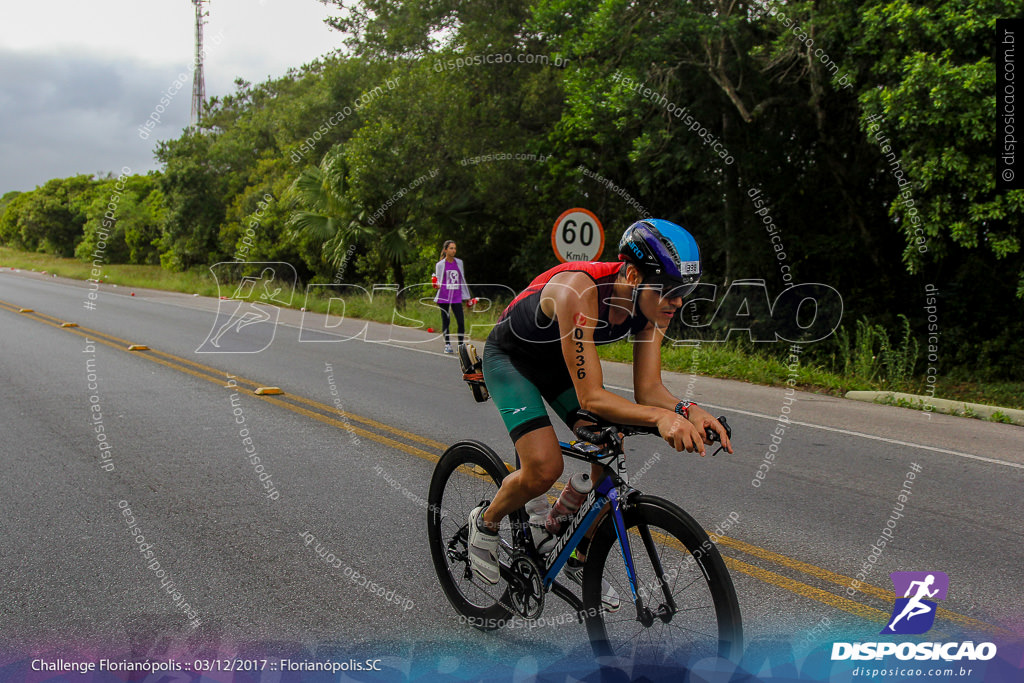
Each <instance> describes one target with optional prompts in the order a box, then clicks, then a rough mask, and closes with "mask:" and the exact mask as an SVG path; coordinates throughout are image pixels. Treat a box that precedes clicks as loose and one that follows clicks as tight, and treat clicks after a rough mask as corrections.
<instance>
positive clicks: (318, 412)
mask: <svg viewBox="0 0 1024 683" xmlns="http://www.w3.org/2000/svg"><path fill="white" fill-rule="evenodd" d="M0 309H2V310H6V311H10V312H12V313H16V314H20V315H24V316H26V317H29V318H31V319H33V320H36V321H38V322H41V323H43V324H46V325H50V326H52V327H55V328H58V329H61V330H64V331H66V332H70V333H71V334H76V335H78V336H80V337H87V338H88V339H89V340H90V341H94V342H96V343H98V344H104V345H106V346H109V347H111V348H113V349H117V350H120V351H124V352H126V353H134V354H137V355H138V356H139V357H141V358H145V359H146V360H150V361H152V362H154V363H159V364H160V365H163V366H165V367H168V368H170V369H172V370H177V371H178V372H183V373H185V374H187V375H191V376H192V377H195V378H197V379H202V380H205V381H208V382H211V383H214V384H216V385H218V386H220V387H222V388H225V389H230V390H232V391H239V390H244V389H249V390H251V391H252V392H253V393H252V396H253V398H254V399H257V400H263V401H267V402H269V403H272V404H274V405H277V406H280V407H281V408H285V409H287V410H290V411H292V412H294V413H297V414H299V415H303V416H305V417H308V418H311V419H314V420H318V421H320V422H323V423H324V424H328V425H331V426H333V427H338V428H340V429H344V430H346V431H349V432H351V433H354V434H356V435H358V436H359V437H361V438H365V439H370V440H372V441H376V442H377V443H381V444H384V445H386V446H390V447H392V448H395V449H397V450H399V451H402V452H403V453H407V454H409V455H414V456H416V457H418V458H423V459H424V460H427V461H429V462H432V463H433V462H437V461H438V460H439V459H440V457H441V454H442V453H443V452H444V450H445V448H447V444H444V443H441V442H440V441H434V440H433V439H429V438H426V437H424V436H420V435H418V434H414V433H412V432H407V431H405V430H402V429H397V428H395V427H392V426H390V425H387V424H384V423H382V422H378V421H376V420H373V419H371V418H368V417H363V416H361V415H356V414H354V413H351V412H348V411H342V410H340V409H338V408H334V407H331V406H329V405H326V404H324V403H320V402H317V401H314V400H312V399H308V398H305V397H303V396H299V395H297V394H290V393H285V394H283V395H281V396H273V395H257V394H256V393H255V392H256V390H257V389H259V388H260V387H261V386H263V385H261V383H260V382H257V381H255V380H251V379H247V378H244V377H239V376H234V375H228V373H226V372H224V371H222V370H218V369H217V368H213V367H210V366H208V365H203V364H201V363H196V362H194V361H191V360H188V359H187V358H182V357H180V356H175V355H173V354H170V353H166V352H164V351H160V350H158V349H152V348H149V347H146V346H142V345H140V344H139V343H138V342H137V341H136V342H132V341H129V340H126V339H121V338H120V337H115V336H113V335H110V334H106V333H105V332H99V331H97V330H91V329H87V328H84V327H79V326H78V325H77V324H75V323H73V322H71V321H64V320H61V319H59V318H54V317H53V316H49V315H46V314H43V313H38V312H36V311H33V310H31V309H27V308H23V307H20V306H16V305H14V304H11V303H8V302H6V301H2V300H0ZM133 347H134V349H133ZM130 349H133V350H130ZM229 377H230V378H231V380H232V381H233V382H234V384H233V385H229V384H228V378H229ZM718 544H719V546H720V547H721V548H722V549H723V550H724V549H729V550H731V551H733V552H732V553H729V554H726V553H725V552H723V553H722V554H723V556H724V558H725V563H726V565H727V566H728V567H729V570H730V571H731V572H735V573H740V574H745V575H747V576H751V577H753V578H755V579H758V580H760V581H763V582H765V583H768V584H771V585H773V586H776V587H779V588H783V589H785V590H788V591H790V592H792V593H795V594H797V595H800V596H802V597H804V598H808V599H810V600H814V601H816V602H820V603H822V604H825V605H828V606H829V607H833V608H835V609H838V610H842V611H844V612H848V613H850V614H853V615H856V616H858V617H861V618H863V619H867V620H868V621H873V622H876V623H880V624H885V623H887V621H888V619H889V616H890V613H889V610H890V609H891V607H892V601H893V592H892V590H886V589H884V588H879V587H877V586H873V585H870V584H864V583H862V584H861V586H860V589H859V592H858V594H857V595H858V597H861V596H863V601H858V600H853V599H850V598H848V597H845V594H846V588H847V587H848V586H850V585H851V584H852V582H853V579H852V578H851V577H848V576H844V575H842V574H837V573H835V572H832V571H829V570H828V569H823V568H821V567H818V566H815V565H812V564H808V563H806V562H802V561H800V560H796V559H793V558H791V557H787V556H785V555H781V554H779V553H776V552H772V551H770V550H767V549H765V548H761V547H759V546H756V545H752V544H750V543H745V542H743V541H740V540H738V539H735V538H730V537H728V536H719V537H718ZM736 555H743V556H746V557H747V558H748V559H751V558H752V559H756V560H760V561H762V562H765V563H771V564H773V565H778V567H781V568H782V569H781V570H779V569H778V568H776V571H770V570H768V569H765V568H763V567H761V566H758V565H755V564H752V563H751V562H749V561H745V560H741V559H739V558H738V557H736ZM780 571H784V572H786V573H785V574H783V573H779V572H780ZM793 575H795V576H797V577H798V578H799V579H801V580H798V579H797V578H792V576H793ZM808 580H811V581H813V582H814V583H815V584H818V586H822V585H824V586H826V587H829V588H831V587H832V586H839V587H841V588H842V591H841V592H842V593H843V594H844V595H838V594H836V593H835V592H832V591H830V590H825V589H824V588H821V587H818V586H815V585H811V583H805V582H806V581H808ZM833 590H834V589H833ZM872 602H873V603H875V604H870V603H872ZM876 605H881V607H882V608H879V607H878V606H876ZM937 617H939V618H940V619H945V620H946V621H949V622H952V623H954V624H956V625H958V626H960V627H962V628H965V629H968V630H970V631H976V632H981V633H987V634H991V635H996V636H1002V637H1016V634H1014V633H1012V632H1010V631H1007V630H1006V629H1003V628H1000V627H998V626H994V625H992V624H988V623H985V622H983V621H979V620H977V619H973V618H971V617H968V616H965V615H962V614H958V613H956V612H951V611H949V610H946V609H943V608H941V607H940V608H939V609H938V612H937Z"/></svg>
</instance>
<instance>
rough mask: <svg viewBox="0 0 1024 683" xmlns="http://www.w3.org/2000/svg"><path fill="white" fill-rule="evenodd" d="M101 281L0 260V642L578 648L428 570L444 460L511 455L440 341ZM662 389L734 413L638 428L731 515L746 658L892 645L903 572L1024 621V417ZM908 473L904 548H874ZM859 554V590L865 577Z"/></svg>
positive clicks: (481, 654) (404, 652) (970, 617)
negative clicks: (674, 433) (727, 427)
mask: <svg viewBox="0 0 1024 683" xmlns="http://www.w3.org/2000/svg"><path fill="white" fill-rule="evenodd" d="M89 292H90V286H89V285H87V284H85V283H79V282H73V281H68V280H63V279H56V278H50V277H47V276H41V275H38V274H30V273H15V272H13V271H11V270H10V269H4V270H2V271H0V388H2V392H0V433H2V439H0V453H2V457H3V460H4V463H3V466H4V467H3V469H4V475H3V477H2V479H0V525H2V547H0V581H2V587H3V590H2V591H0V616H2V619H0V651H3V652H8V653H9V652H15V653H20V654H22V655H25V656H27V655H28V653H40V652H46V653H49V654H50V655H55V653H61V652H78V653H81V652H92V653H101V654H102V653H106V654H107V655H108V656H112V657H113V656H121V657H129V656H131V657H144V656H149V657H177V656H182V657H184V656H188V657H196V656H198V655H200V654H203V655H206V656H209V657H218V656H219V657H231V656H235V655H244V654H245V653H249V652H261V653H264V654H271V655H272V654H274V653H297V652H304V653H305V655H306V656H307V657H314V656H316V657H328V656H329V657H334V658H341V657H343V656H344V657H346V658H347V657H348V656H349V655H350V654H352V655H353V656H355V654H354V653H359V655H360V656H362V655H367V656H376V657H381V658H384V662H385V664H386V665H387V666H388V667H390V669H392V670H394V671H397V672H404V673H406V674H408V673H409V672H410V671H411V670H412V669H414V668H416V667H420V668H422V667H423V666H426V667H427V668H428V670H429V671H431V672H435V673H438V674H439V675H448V674H451V675H453V676H455V675H457V673H458V671H459V667H463V671H465V670H472V667H473V666H478V665H479V666H484V665H489V666H492V667H497V668H496V669H493V671H494V672H499V671H500V672H504V673H507V674H508V676H509V677H510V678H511V677H513V676H514V675H519V676H522V675H527V676H528V675H529V674H530V672H532V671H536V670H538V669H540V670H563V669H564V670H572V668H571V667H572V666H578V665H577V664H568V663H567V662H580V661H584V662H585V661H586V660H587V658H588V657H589V651H590V650H589V645H588V643H587V640H586V633H585V629H584V628H583V627H582V626H579V625H573V624H569V625H558V626H545V627H540V628H532V629H530V628H520V629H504V630H501V631H497V632H492V633H480V632H477V631H475V630H474V629H472V628H469V627H467V626H464V625H461V624H460V623H459V622H458V619H457V615H456V614H455V612H454V611H453V610H452V608H451V607H450V606H449V605H448V603H447V601H446V600H445V598H444V597H443V595H442V594H441V592H440V590H439V588H438V586H437V581H436V578H435V576H434V572H433V568H432V565H431V563H430V559H429V551H428V548H427V543H426V534H425V509H424V507H425V504H424V503H423V502H422V499H425V498H426V494H427V486H428V482H429V479H430V475H431V471H432V468H433V465H434V462H435V461H436V458H437V457H438V456H439V455H440V454H441V453H442V452H443V450H444V448H445V446H446V445H447V444H450V443H452V442H454V441H456V440H459V439H461V438H476V439H480V440H482V441H485V442H487V443H490V444H492V445H493V446H494V447H495V449H496V450H497V451H498V452H499V453H501V454H503V455H504V456H505V457H506V459H507V460H508V459H510V455H511V445H510V443H509V441H508V437H507V435H506V434H505V432H504V430H503V428H502V426H501V422H500V419H499V417H498V414H497V411H496V410H495V409H494V407H493V405H491V404H490V403H488V404H483V405H480V404H476V403H475V402H474V401H473V399H472V396H471V395H470V392H469V390H468V389H467V388H466V387H465V385H464V384H463V383H462V381H461V379H460V376H459V370H458V362H457V360H456V359H455V358H454V357H451V356H445V355H443V354H441V353H440V348H441V344H440V343H439V342H438V341H437V340H436V339H434V338H432V337H433V335H429V334H427V333H425V332H422V331H415V330H408V329H399V328H390V327H388V326H383V325H376V324H370V325H368V326H366V331H365V334H364V337H368V338H369V339H372V340H374V342H373V343H368V342H367V341H366V340H365V339H349V340H342V339H343V337H345V336H348V335H352V334H354V333H355V332H358V331H360V330H361V329H362V328H363V327H364V326H363V324H362V323H355V322H352V321H346V322H345V323H344V324H343V325H341V326H338V327H335V328H332V329H329V330H328V329H327V328H326V327H325V326H324V319H323V318H322V317H321V316H305V317H304V316H303V314H302V313H301V312H298V311H291V310H282V311H280V321H279V322H278V324H277V325H276V328H273V326H271V329H273V330H274V334H273V337H272V341H270V340H271V338H270V337H266V336H261V334H262V332H261V331H260V330H263V331H265V330H267V329H268V326H267V325H253V326H250V330H248V331H246V333H245V334H242V331H241V330H239V332H238V334H231V331H230V330H229V331H228V333H227V334H225V335H224V337H223V339H224V342H223V344H222V348H221V349H218V348H216V347H212V346H210V344H209V339H208V337H210V336H211V331H216V330H217V329H219V327H220V325H221V324H222V323H223V322H224V321H225V320H226V318H224V317H220V318H218V317H217V309H218V306H225V305H226V304H227V303H228V302H221V301H218V300H216V299H205V298H202V297H192V296H186V295H179V294H171V293H162V292H152V291H141V290H136V291H135V296H130V291H129V290H127V289H125V288H123V287H121V288H113V287H108V286H106V285H104V286H102V287H101V288H100V291H99V292H98V294H96V298H95V299H94V300H91V301H90V299H89V298H88V294H89ZM87 302H88V303H91V304H93V305H94V308H93V309H92V310H89V309H87V308H86V307H85V304H86V303H87ZM23 308H25V309H33V312H31V313H30V312H20V311H19V309H23ZM62 321H74V322H77V323H78V325H79V327H61V326H60V323H61V322H62ZM469 322H470V323H471V322H472V318H470V321H469ZM431 323H432V324H436V323H437V321H435V320H432V321H431ZM314 329H318V330H320V332H314ZM254 330H255V331H254ZM328 340H330V341H328ZM267 342H269V346H266V348H262V347H263V346H264V345H265V343H267ZM129 343H131V344H144V345H147V346H148V347H149V350H148V351H128V350H127V347H128V345H129ZM204 345H205V346H204ZM198 348H205V349H206V350H214V351H221V350H224V351H234V352H223V353H222V352H216V353H196V350H197V349H198ZM241 351H249V352H245V353H243V352H241ZM606 366H607V367H606V374H605V379H606V384H607V385H608V386H610V387H614V388H616V389H617V390H620V391H622V393H624V394H625V395H627V396H628V395H629V390H628V387H629V384H630V379H629V368H628V367H624V366H615V365H614V364H606ZM666 384H667V385H668V386H669V388H670V389H672V390H673V391H674V392H675V393H677V394H678V395H684V394H686V393H687V392H688V391H689V394H690V395H691V396H692V397H694V399H695V400H696V401H697V402H698V403H701V404H702V405H707V406H711V407H712V408H713V410H714V412H715V413H716V414H725V415H728V416H729V420H730V422H731V423H732V425H733V428H734V437H733V440H734V443H735V445H736V453H735V454H733V455H727V454H725V455H719V456H717V457H715V458H711V457H707V458H704V459H701V458H700V457H698V456H695V455H693V454H686V453H683V454H677V453H674V452H673V453H669V452H667V451H666V449H665V447H664V446H665V444H664V443H663V442H661V441H659V440H658V439H655V438H651V437H637V438H634V439H633V440H632V442H633V443H632V444H631V450H632V451H633V452H634V457H633V458H632V460H631V462H632V463H633V467H634V468H639V467H641V466H642V464H643V463H645V462H648V461H650V459H651V458H652V457H653V455H654V454H655V453H657V454H659V456H660V458H659V459H658V460H657V462H656V463H655V464H654V466H653V467H652V468H651V469H650V470H649V472H648V473H646V474H645V475H644V476H643V477H642V478H641V479H639V480H638V481H635V483H636V485H637V486H638V487H639V488H642V489H643V490H644V491H645V492H646V493H652V494H657V495H662V496H665V497H667V498H670V499H671V500H673V501H675V502H677V503H679V504H680V505H681V506H682V507H683V508H684V509H686V510H687V511H688V512H690V514H692V515H693V516H694V517H695V518H696V519H697V520H698V521H699V522H700V523H701V524H702V525H703V526H704V527H705V529H708V530H709V531H712V530H714V528H715V527H716V525H719V524H720V523H722V522H724V521H726V520H728V519H729V518H730V516H732V519H733V521H734V524H732V526H731V527H730V528H729V529H728V530H727V531H725V532H724V533H723V534H722V538H721V541H720V544H719V545H720V548H721V550H722V552H723V554H724V555H725V556H726V557H727V558H729V560H728V561H729V564H730V571H731V573H732V575H733V580H734V583H735V585H736V589H737V592H738V595H739V599H740V603H741V608H742V612H743V619H744V631H745V636H746V640H747V642H748V644H749V646H748V650H749V651H750V652H752V653H757V652H758V651H759V649H761V650H763V651H765V652H768V651H770V650H771V648H772V647H775V646H777V645H778V644H779V643H780V642H785V643H788V644H790V646H791V647H792V648H793V650H794V652H795V654H796V656H797V657H798V658H799V657H803V656H806V653H807V652H809V651H811V650H812V649H814V648H816V647H817V648H821V647H824V646H827V645H830V644H831V643H832V642H833V641H836V640H846V639H857V640H871V639H874V638H876V636H877V634H878V632H879V630H880V628H881V627H882V625H884V622H885V621H886V620H887V619H888V617H889V615H890V612H891V610H892V603H893V586H892V583H891V581H890V580H889V573H890V572H892V571H941V572H945V573H946V574H947V575H948V576H949V581H950V588H949V595H948V597H947V599H946V600H944V601H942V602H941V604H940V608H941V609H940V611H939V614H938V618H937V620H936V624H935V626H934V631H933V633H932V635H935V634H936V633H938V634H943V636H944V637H949V638H962V639H968V638H972V639H974V640H976V641H977V640H979V639H986V640H991V639H993V638H1001V639H1004V640H1010V639H1013V638H1016V639H1017V640H1019V639H1020V637H1021V634H1024V596H1022V591H1021V579H1022V570H1021V567H1022V566H1024V543H1022V541H1024V532H1022V530H1024V525H1022V524H1021V521H1022V520H1021V517H1022V514H1021V507H1020V505H1019V500H1020V492H1021V490H1022V483H1024V428H1021V427H1015V426H1010V425H1001V424H992V423H984V422H981V421H977V420H968V419H963V418H955V417H950V416H944V415H926V414H924V413H921V412H919V411H912V410H906V409H899V408H891V407H884V406H875V405H870V404H863V403H856V402H850V401H844V400H841V399H835V398H831V397H824V396H818V395H814V394H808V393H804V392H798V393H797V394H796V400H792V401H786V400H785V391H784V390H783V389H780V388H766V387H758V386H752V385H746V384H743V383H739V382H728V381H723V380H714V379H708V378H703V377H699V376H698V377H690V376H688V375H675V374H672V375H668V374H667V375H666ZM254 386H276V387H280V388H281V389H283V390H284V392H285V393H284V395H283V396H273V397H270V396H256V395H254V394H253V392H252V388H253V387H254ZM789 403H791V404H792V405H791V406H789V405H788V404H789ZM784 406H786V407H787V408H789V409H790V412H789V413H788V415H789V417H790V422H789V423H784V424H782V427H783V432H782V434H781V436H780V437H779V439H777V440H778V441H779V443H778V444H777V445H778V447H779V450H778V454H777V456H776V457H775V459H774V461H770V464H767V461H765V460H764V456H765V453H766V451H767V449H768V447H769V445H770V444H772V440H771V437H772V434H773V433H777V432H776V431H775V430H776V429H777V428H778V427H779V426H780V423H779V421H778V419H779V415H780V414H781V413H782V411H783V407H784ZM97 415H99V416H100V417H99V419H98V420H97V417H96V416H97ZM99 423H101V424H102V426H103V433H102V435H98V434H97V424H99ZM243 431H244V433H243ZM97 436H101V437H102V438H101V440H97ZM247 439H248V440H247ZM247 450H248V451H249V452H250V453H252V452H253V451H255V454H257V455H258V456H259V457H260V458H261V464H262V465H263V469H262V473H263V474H264V475H269V479H267V477H266V476H264V481H261V480H260V472H257V470H256V468H255V466H254V464H253V462H252V460H251V459H250V457H249V455H248V454H247ZM762 464H765V467H764V468H762V469H761V470H760V471H761V472H762V473H763V477H764V478H763V479H760V480H759V479H757V476H756V475H757V472H758V471H759V469H758V468H759V465H762ZM912 470H916V472H915V477H914V479H913V480H912V482H911V486H910V489H909V490H910V493H909V495H908V496H905V498H906V499H907V502H906V504H905V507H904V509H903V511H902V513H900V514H901V515H902V516H900V517H899V518H898V519H896V520H895V527H894V528H893V529H892V536H893V539H892V541H891V542H889V543H888V544H887V545H886V547H885V548H884V549H882V552H881V553H880V554H876V557H875V558H874V561H873V563H870V562H869V560H868V558H869V557H870V556H871V554H872V545H873V544H874V543H875V542H876V539H878V538H879V536H880V535H881V532H882V530H883V529H884V528H885V527H886V521H887V520H889V519H890V518H891V517H892V516H893V510H894V508H895V507H896V505H897V503H898V502H899V501H898V500H897V496H898V495H899V493H900V491H901V490H902V489H904V482H905V481H906V480H907V478H908V477H907V473H908V472H909V471H912ZM569 471H571V470H570V468H568V467H567V473H568V472H569ZM268 482H269V483H268ZM755 483H757V484H760V486H756V485H755ZM268 487H269V488H268ZM129 519H131V520H134V522H132V523H127V520H129ZM135 527H138V528H139V529H140V530H141V532H142V534H143V535H144V537H145V540H144V542H142V545H141V546H140V544H139V543H138V542H137V541H136V539H134V538H133V536H134V532H133V530H134V528H135ZM129 532H132V533H129ZM307 541H308V542H309V543H308V544H307ZM146 544H151V546H148V547H147V546H146ZM317 545H319V546H320V547H321V548H323V547H326V548H327V549H329V551H330V552H331V553H332V554H333V555H334V556H335V557H336V558H337V559H336V560H335V561H334V563H333V566H332V565H331V564H328V562H327V561H325V560H324V559H323V558H321V557H320V555H318V554H317V552H316V551H315V547H316V546H317ZM140 548H143V549H142V550H140ZM146 551H149V552H152V553H153V554H152V555H151V556H149V557H146V555H145V552H146ZM154 560H155V561H157V562H159V567H160V569H162V570H163V571H164V572H165V574H164V577H163V579H161V578H160V577H158V576H157V573H156V572H157V570H156V569H155V568H153V562H154ZM865 563H868V566H869V569H868V572H867V576H866V578H865V581H866V583H867V584H868V587H867V588H865V589H864V590H863V591H856V590H853V589H849V590H848V588H849V586H850V580H851V579H852V578H853V577H855V576H856V575H857V573H858V572H859V571H862V567H863V566H864V565H865ZM345 569H351V570H352V571H355V572H359V573H360V574H362V575H364V576H366V577H369V580H370V581H372V582H374V583H376V584H377V585H379V586H382V587H384V588H385V589H386V593H387V595H388V596H390V597H389V598H384V597H379V596H378V595H376V594H374V593H371V592H369V591H368V590H367V589H366V588H363V587H360V586H359V585H357V584H356V583H354V582H353V581H351V580H349V578H346V575H345ZM168 580H173V582H174V584H175V585H174V586H173V587H172V588H173V590H172V592H171V593H169V592H168V591H167V590H165V587H164V586H162V585H161V582H162V581H163V582H164V583H167V581H168ZM175 591H176V592H175ZM179 594H180V595H179ZM186 603H187V609H186V607H185V606H183V605H185V604H186ZM556 603H557V601H551V602H549V603H548V604H549V607H548V609H549V611H551V612H553V613H557V612H558V611H559V609H558V608H561V607H562V606H561V605H560V604H558V605H556ZM561 611H564V610H561ZM193 615H194V616H193ZM8 661H10V660H8ZM487 663H490V664H487ZM559 667H561V668H559ZM2 671H3V669H2V668H0V678H3V676H2Z"/></svg>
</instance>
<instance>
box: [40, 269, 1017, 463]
mask: <svg viewBox="0 0 1024 683" xmlns="http://www.w3.org/2000/svg"><path fill="white" fill-rule="evenodd" d="M60 284H63V283H60ZM110 293H111V294H114V295H121V296H125V295H123V294H121V293H120V292H110ZM153 303H160V304H167V305H170V306H177V307H179V308H189V309H191V310H196V309H195V308H194V307H191V306H185V305H182V304H177V303H174V302H170V301H154V302H153ZM206 312H208V313H209V312H210V311H206ZM214 315H216V314H214ZM368 322H372V321H368ZM278 324H279V325H283V326H285V327H291V328H293V329H301V325H292V324H290V323H283V322H279V323H278ZM324 334H328V335H330V334H331V333H329V332H326V333H324ZM355 341H362V342H363V343H367V344H384V345H386V346H391V347H393V348H400V349H405V350H406V351H416V352H418V353H426V354H430V355H431V356H442V357H444V356H446V355H448V354H444V353H441V352H439V351H428V350H427V349H416V348H411V347H409V346H407V344H409V343H413V344H422V343H430V342H408V341H406V342H403V341H402V340H398V339H387V340H380V341H370V342H367V341H366V340H365V339H356V340H355ZM607 386H608V388H609V389H617V390H618V391H624V392H626V393H629V394H632V393H633V390H632V389H629V388H627V387H620V386H615V385H612V384H609V385H607ZM702 405H706V406H708V407H709V408H717V409H719V410H729V411H732V412H734V413H741V414H743V415H749V416H751V417H759V418H761V419H764V420H777V419H778V416H773V415H765V414H763V413H755V412H752V411H749V410H741V409H739V408H732V407H729V406H721V405H716V404H713V403H704V404H702ZM790 424H794V425H800V426H801V427H813V428H814V429H821V430H823V431H826V432H836V433H837V434H847V435H849V436H859V437H861V438H864V439H873V440H875V441H882V442H885V443H891V444H894V445H897V446H909V447H910V448H920V449H922V450H926V451H933V452H935V453H944V454H946V455H955V456H957V457H958V458H967V459H969V460H979V461H981V462H987V463H992V464H993V465H1004V466H1006V467H1013V468H1016V469H1019V470H1024V465H1022V464H1018V463H1015V462H1006V461H1005V460H996V459H995V458H986V457H984V456H981V455H973V454H971V453H961V452H959V451H951V450H949V449H947V448H938V447H936V446H925V445H924V444H919V443H911V442H909V441H900V440H899V439H889V438H886V437H884V436H875V435H874V434H865V433H864V432H855V431H853V430H850V429H840V428H838V427H826V426H825V425H816V424H812V423H810V422H798V421H796V420H791V421H790Z"/></svg>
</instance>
